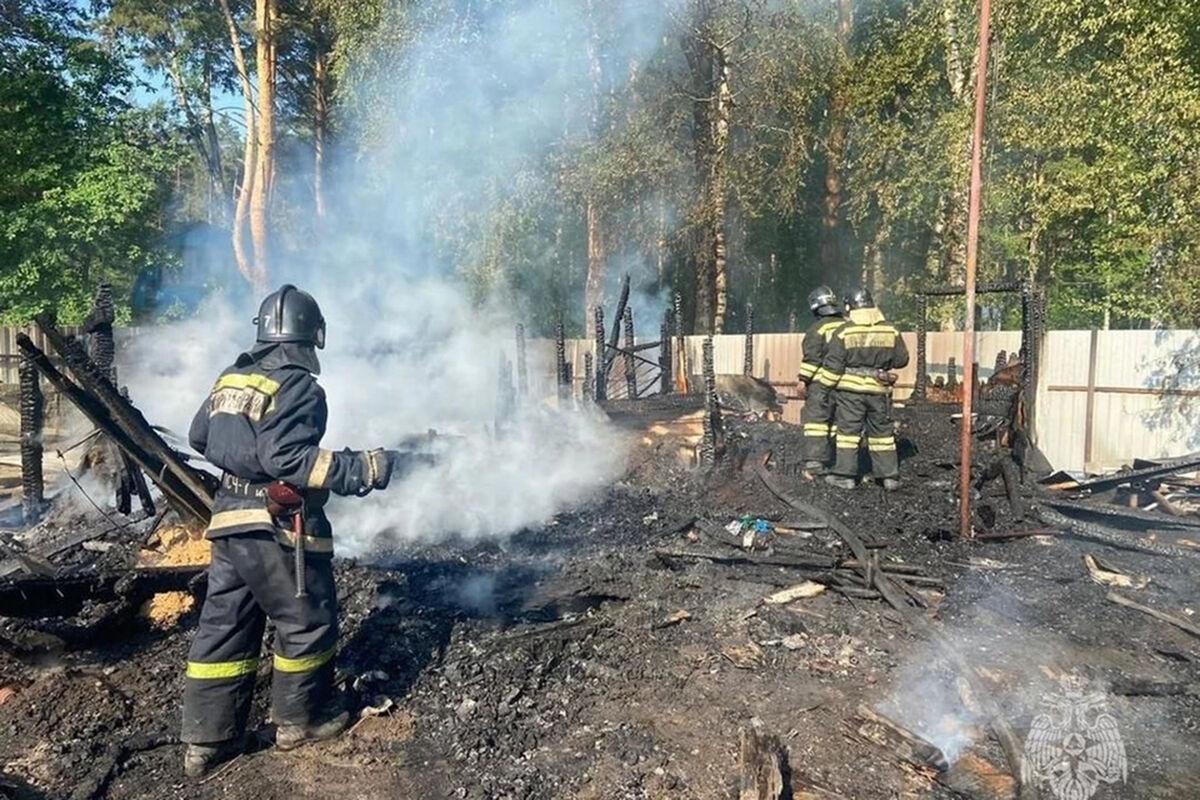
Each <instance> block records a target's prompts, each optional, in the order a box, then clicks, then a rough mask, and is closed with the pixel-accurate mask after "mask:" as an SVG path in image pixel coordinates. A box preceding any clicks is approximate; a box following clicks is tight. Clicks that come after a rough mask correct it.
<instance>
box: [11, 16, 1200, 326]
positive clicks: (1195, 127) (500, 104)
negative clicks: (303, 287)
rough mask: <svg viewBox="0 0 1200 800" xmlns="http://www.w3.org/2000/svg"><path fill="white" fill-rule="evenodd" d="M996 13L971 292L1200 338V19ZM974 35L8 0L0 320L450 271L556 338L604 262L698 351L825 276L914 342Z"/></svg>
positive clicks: (938, 261)
mask: <svg viewBox="0 0 1200 800" xmlns="http://www.w3.org/2000/svg"><path fill="white" fill-rule="evenodd" d="M993 5H994V19H993V25H992V29H993V41H992V48H991V58H990V63H989V64H988V69H989V76H988V97H987V108H988V111H987V114H988V118H987V127H986V134H985V142H984V145H985V151H984V152H985V164H984V184H985V189H984V192H985V194H984V218H983V221H982V229H981V251H980V270H981V278H982V279H985V280H1030V281H1033V282H1034V283H1035V284H1036V285H1037V286H1039V287H1041V288H1042V289H1043V290H1044V291H1045V292H1046V294H1047V297H1048V302H1049V311H1050V322H1051V324H1052V325H1053V326H1056V327H1091V326H1112V327H1121V326H1125V327H1149V326H1187V327H1194V326H1197V324H1200V285H1198V283H1200V282H1198V281H1197V280H1196V277H1197V270H1196V269H1195V268H1194V267H1193V266H1192V265H1193V263H1194V260H1195V259H1196V257H1197V249H1198V247H1200V222H1197V219H1198V218H1200V217H1198V214H1197V212H1198V211H1200V208H1197V205H1198V204H1200V186H1198V185H1197V184H1198V182H1200V178H1198V176H1200V124H1198V123H1200V119H1198V117H1200V32H1198V31H1200V5H1197V4H1195V3H1161V2H1151V0H1128V2H1124V3H1094V2H1088V0H996V2H995V3H994V4H993ZM977 14H978V7H977V4H976V3H975V2H969V1H968V0H836V2H828V0H821V1H820V2H818V0H782V2H774V1H772V2H768V1H767V0H671V2H663V3H645V2H640V1H639V0H611V1H610V0H604V2H601V0H518V1H517V2H499V0H470V1H468V0H363V1H362V2H357V1H355V2H351V1H350V0H256V2H249V0H218V1H217V2H199V0H197V1H195V2H193V1H192V0H183V1H182V2H162V0H96V2H94V3H93V4H92V5H91V6H90V7H88V8H83V7H82V6H81V4H79V3H76V2H67V0H53V1H52V2H46V1H45V0H42V1H41V2H33V0H19V1H18V2H14V3H7V4H4V6H3V10H0V26H2V28H0V55H2V56H3V63H0V310H2V313H3V315H4V317H5V319H6V320H9V321H19V320H24V319H27V318H28V317H29V316H30V315H32V314H34V313H36V312H38V311H40V310H45V309H54V310H56V311H58V312H59V314H60V315H61V316H63V317H64V318H68V319H70V318H74V317H78V316H79V315H80V314H81V313H82V311H83V309H84V306H85V301H86V298H87V297H88V295H89V294H90V293H91V292H92V291H93V289H94V287H95V285H96V284H97V283H98V282H99V281H101V280H104V281H109V282H112V283H114V284H115V285H116V286H117V287H118V289H119V291H118V295H120V296H128V297H132V292H131V290H132V287H133V285H134V283H135V282H136V281H138V280H139V276H144V275H146V274H147V273H150V272H153V273H154V274H156V275H168V276H171V275H173V276H174V278H173V280H175V281H178V282H183V283H185V284H186V283H189V282H191V283H196V284H198V285H200V284H202V285H203V287H211V286H213V285H215V284H220V283H222V282H225V281H230V280H232V281H240V280H242V278H239V277H236V276H237V275H238V270H240V271H241V275H242V276H244V277H245V279H246V280H248V281H250V282H252V283H253V284H254V285H255V288H256V289H257V288H260V287H261V285H263V284H264V283H265V282H269V281H272V280H274V278H275V277H276V276H279V275H284V274H287V272H288V269H289V265H291V264H295V263H301V262H303V263H318V259H317V254H319V263H320V264H322V265H323V266H322V267H321V268H324V269H330V270H336V269H339V268H341V266H340V265H339V263H338V262H339V260H345V261H346V262H347V263H350V262H353V264H354V265H355V268H362V267H360V266H359V265H361V264H363V263H367V264H374V265H383V264H385V263H386V264H388V265H390V264H392V262H396V261H401V262H403V263H404V267H403V272H402V273H401V274H404V275H409V276H411V275H417V274H427V273H429V272H431V271H433V272H442V273H449V274H453V275H454V276H456V278H457V279H460V280H462V281H463V282H464V284H465V285H467V286H468V287H470V289H471V292H472V294H473V296H474V297H476V299H477V300H479V301H480V302H483V301H485V300H495V299H497V298H498V299H501V300H503V301H505V302H508V303H511V304H512V305H513V306H514V307H515V308H516V309H517V312H518V314H519V316H520V317H521V318H522V319H523V320H525V321H526V323H527V324H528V325H530V326H531V327H532V328H533V330H534V331H540V332H546V331H549V330H550V329H551V328H552V327H553V325H554V324H555V323H556V322H557V321H558V320H560V319H561V320H563V321H565V323H566V324H567V327H568V330H570V331H572V332H574V333H581V332H583V331H584V330H585V325H587V324H588V319H589V317H590V312H589V307H590V305H591V304H593V303H596V302H601V301H602V300H603V299H604V298H605V297H610V298H611V296H612V292H613V291H614V287H615V286H616V285H617V283H618V281H619V279H620V276H621V275H622V274H623V273H626V272H629V273H632V274H633V276H634V279H635V287H636V288H637V290H638V295H639V297H641V298H643V302H644V304H645V307H646V309H657V311H655V313H660V312H661V310H663V309H665V307H666V306H667V305H668V304H669V301H670V297H671V295H672V294H673V293H675V292H678V293H680V294H681V295H682V298H683V306H684V310H685V316H686V318H687V324H688V326H689V327H692V328H694V329H696V330H711V329H714V328H723V329H725V330H732V329H736V328H737V327H738V326H739V325H740V314H741V309H743V308H744V306H745V304H746V303H753V304H754V305H755V307H756V309H757V312H756V323H757V325H758V326H759V327H760V329H772V328H773V329H782V327H783V326H784V325H786V320H787V319H788V315H789V313H790V312H793V311H796V310H801V311H803V298H804V296H805V295H806V294H807V292H808V290H809V289H810V288H811V287H812V286H813V285H815V284H816V283H818V282H828V283H831V284H832V285H834V286H835V288H837V289H838V290H839V291H843V290H848V289H849V288H851V287H852V286H856V285H859V284H863V285H867V286H868V287H870V288H872V289H873V290H875V292H876V294H877V296H878V297H879V298H880V299H881V300H882V302H883V303H884V304H885V305H887V306H888V308H889V310H890V311H892V312H893V315H894V316H897V317H898V318H899V319H900V320H901V321H902V322H911V321H912V315H913V313H915V309H916V304H915V301H914V292H915V291H916V290H917V289H918V288H920V287H921V286H923V285H928V284H945V283H958V282H961V280H962V270H963V260H964V255H965V234H966V201H967V175H968V163H967V159H968V154H969V152H970V146H971V139H970V137H971V119H972V106H973V99H974V98H973V87H974V73H975V69H976V53H977V48H978V44H979V43H978V42H977V41H976V38H977V34H976V31H977V27H978V16H977ZM152 87H153V88H152ZM197 226H201V228H202V229H203V230H204V231H205V234H204V235H203V237H201V238H202V239H203V242H204V248H205V253H206V254H205V256H204V258H203V259H201V260H202V261H203V262H204V263H205V264H206V265H207V266H206V268H205V272H204V275H203V276H201V277H197V276H196V275H195V274H194V273H195V272H197V270H196V269H195V267H194V264H195V262H196V255H195V253H194V252H193V253H190V252H189V250H188V246H187V245H186V242H195V241H196V240H197V237H196V236H194V235H193V234H194V233H195V231H196V230H197ZM214 265H216V266H214ZM367 268H372V267H367ZM377 268H389V269H391V268H393V267H392V266H387V267H384V266H378V267H377ZM139 285H143V286H144V285H145V281H144V280H143V281H142V282H141V284H139ZM981 306H982V310H981V313H982V315H983V321H984V322H985V324H1005V323H1009V324H1011V322H1012V321H1013V320H1012V318H1011V311H1012V309H1011V307H1010V306H1009V305H1006V304H1005V302H1004V301H1002V300H995V299H993V298H990V297H989V298H987V299H986V300H984V301H982V302H981ZM934 313H935V314H936V315H937V317H938V319H939V321H940V322H941V323H943V324H945V325H955V324H959V323H961V322H962V320H961V313H962V312H961V308H960V305H959V304H955V303H947V304H945V305H942V306H937V307H935V308H934ZM657 321H658V320H657V319H654V320H643V321H642V322H641V324H643V325H645V324H653V325H654V326H655V327H657Z"/></svg>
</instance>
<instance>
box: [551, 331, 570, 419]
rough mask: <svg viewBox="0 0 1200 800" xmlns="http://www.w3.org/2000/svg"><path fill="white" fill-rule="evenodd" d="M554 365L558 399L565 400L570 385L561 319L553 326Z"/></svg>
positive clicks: (565, 342) (565, 339)
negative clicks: (556, 376) (556, 374)
mask: <svg viewBox="0 0 1200 800" xmlns="http://www.w3.org/2000/svg"><path fill="white" fill-rule="evenodd" d="M554 364H555V367H556V372H557V373H558V378H557V380H558V399H559V400H565V399H566V398H567V394H568V393H569V391H570V385H569V381H568V379H567V338H566V331H565V330H564V329H563V323H562V320H561V319H560V320H559V321H558V322H557V323H556V324H555V325H554Z"/></svg>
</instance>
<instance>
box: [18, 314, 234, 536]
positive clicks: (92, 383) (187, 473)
mask: <svg viewBox="0 0 1200 800" xmlns="http://www.w3.org/2000/svg"><path fill="white" fill-rule="evenodd" d="M37 323H38V327H39V328H41V330H42V332H43V333H44V334H45V335H46V340H47V341H48V342H50V344H51V345H53V346H54V349H55V350H57V351H58V353H59V355H60V356H62V357H63V359H64V361H66V363H67V366H68V367H70V369H71V373H72V375H74V376H75V380H76V381H78V382H79V385H80V387H81V388H83V389H85V390H87V391H88V392H90V393H91V394H92V395H93V396H94V397H96V398H97V399H98V400H99V401H100V402H101V404H102V405H103V406H104V407H105V408H106V409H107V410H108V412H109V416H110V417H111V418H112V420H113V422H114V423H116V424H118V425H120V426H122V427H123V428H125V429H126V430H127V431H128V433H129V434H130V436H131V437H132V438H133V439H134V440H135V441H136V442H137V443H138V444H139V445H140V446H141V447H142V449H143V450H145V452H146V453H147V454H149V455H150V456H151V457H153V458H154V459H155V460H156V461H158V462H159V464H160V466H159V467H158V469H165V470H166V471H169V472H170V473H171V474H173V475H174V476H175V478H176V480H178V481H179V483H180V484H182V485H183V486H185V487H187V489H188V490H189V491H190V492H191V493H192V494H193V495H195V497H196V499H198V500H200V501H201V503H202V504H203V505H204V507H205V508H206V510H207V511H208V513H209V514H211V512H212V506H213V491H214V486H213V485H212V484H210V483H209V482H207V481H206V476H205V475H204V474H203V473H201V472H200V471H198V470H195V469H192V468H191V467H189V466H188V465H187V463H186V462H185V461H184V460H183V459H182V458H181V457H180V456H179V454H178V453H176V452H175V451H174V450H172V449H171V448H170V447H169V446H167V443H166V442H164V441H163V440H162V437H161V436H159V435H158V433H157V432H156V431H155V430H154V428H153V427H152V426H151V425H150V423H149V422H148V421H147V420H146V418H145V417H144V416H143V415H142V412H141V411H138V410H137V408H135V407H134V406H133V405H132V404H131V403H130V402H129V401H128V400H126V399H125V398H124V397H122V396H121V393H120V392H119V391H117V388H116V387H115V386H113V385H112V383H111V382H109V380H108V378H106V377H105V376H104V375H102V374H100V373H99V372H98V371H97V370H96V369H95V367H94V366H93V365H92V363H91V361H90V359H88V357H87V354H86V353H84V352H83V350H82V348H81V347H79V345H78V343H77V342H75V343H72V342H69V341H68V340H67V339H66V337H64V336H63V334H62V332H61V331H59V330H58V328H56V327H55V326H54V324H53V322H52V321H51V320H50V319H49V318H48V317H46V316H45V315H42V316H40V317H39V318H38V320H37ZM72 344H74V346H72ZM130 455H133V454H132V453H130ZM142 468H143V469H146V470H147V472H150V474H152V475H153V474H156V473H154V472H151V470H150V469H149V468H147V467H145V465H143V467H142ZM204 521H205V522H207V521H208V520H207V516H206V517H204Z"/></svg>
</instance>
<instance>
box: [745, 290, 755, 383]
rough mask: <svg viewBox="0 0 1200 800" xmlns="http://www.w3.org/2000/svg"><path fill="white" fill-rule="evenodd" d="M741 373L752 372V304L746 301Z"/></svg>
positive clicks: (751, 373) (747, 374) (749, 373)
mask: <svg viewBox="0 0 1200 800" xmlns="http://www.w3.org/2000/svg"><path fill="white" fill-rule="evenodd" d="M742 374H743V375H746V376H750V375H753V374H754V304H753V303H746V346H745V348H744V350H743V352H742Z"/></svg>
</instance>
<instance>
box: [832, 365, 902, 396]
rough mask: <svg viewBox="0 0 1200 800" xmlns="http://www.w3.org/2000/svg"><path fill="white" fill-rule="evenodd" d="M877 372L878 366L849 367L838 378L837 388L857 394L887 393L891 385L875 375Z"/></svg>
mask: <svg viewBox="0 0 1200 800" xmlns="http://www.w3.org/2000/svg"><path fill="white" fill-rule="evenodd" d="M879 372H880V370H879V369H878V368H868V367H851V368H849V369H847V370H846V371H845V373H844V374H843V375H842V376H841V377H840V378H839V379H838V384H837V388H838V389H840V390H841V391H844V392H857V393H859V394H887V393H888V392H889V391H890V390H891V387H890V386H888V385H886V384H884V383H881V382H880V381H879V379H878V378H876V377H875V376H876V375H877V374H879Z"/></svg>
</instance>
